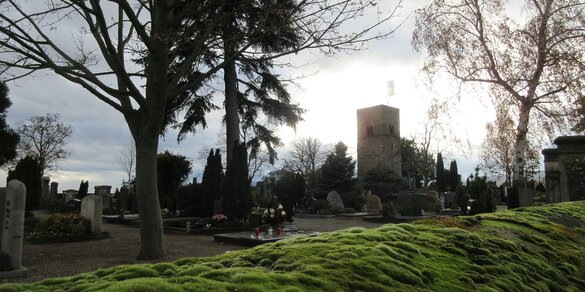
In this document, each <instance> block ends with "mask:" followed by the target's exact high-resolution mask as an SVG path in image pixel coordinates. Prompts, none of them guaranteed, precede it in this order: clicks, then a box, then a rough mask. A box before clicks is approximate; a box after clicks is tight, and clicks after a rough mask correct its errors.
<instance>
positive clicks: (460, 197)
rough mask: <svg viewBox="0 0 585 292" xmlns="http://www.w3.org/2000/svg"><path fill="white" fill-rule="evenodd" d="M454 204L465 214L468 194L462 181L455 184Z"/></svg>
mask: <svg viewBox="0 0 585 292" xmlns="http://www.w3.org/2000/svg"><path fill="white" fill-rule="evenodd" d="M455 204H457V206H458V207H459V209H460V210H461V213H463V214H467V206H469V195H468V194H467V193H466V192H465V187H464V186H463V183H459V184H457V187H456V188H455Z"/></svg>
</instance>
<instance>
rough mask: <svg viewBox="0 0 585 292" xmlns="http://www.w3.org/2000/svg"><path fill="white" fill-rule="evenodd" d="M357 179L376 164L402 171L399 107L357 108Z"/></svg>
mask: <svg viewBox="0 0 585 292" xmlns="http://www.w3.org/2000/svg"><path fill="white" fill-rule="evenodd" d="M357 143H358V145H357V165H358V178H359V179H363V178H364V176H365V175H366V173H368V171H369V170H370V169H372V168H374V167H376V166H378V165H379V166H382V167H387V168H390V169H391V170H392V171H394V173H396V174H397V175H401V174H402V167H401V164H400V110H399V109H397V108H393V107H389V106H385V105H377V106H373V107H367V108H362V109H358V110H357Z"/></svg>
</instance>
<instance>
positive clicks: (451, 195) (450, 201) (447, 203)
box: [443, 192, 456, 209]
mask: <svg viewBox="0 0 585 292" xmlns="http://www.w3.org/2000/svg"><path fill="white" fill-rule="evenodd" d="M444 196H445V197H444V200H443V207H444V208H446V209H447V208H453V207H456V204H455V192H445V193H444Z"/></svg>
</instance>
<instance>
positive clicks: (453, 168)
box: [449, 160, 461, 192]
mask: <svg viewBox="0 0 585 292" xmlns="http://www.w3.org/2000/svg"><path fill="white" fill-rule="evenodd" d="M460 182H461V177H460V176H459V171H458V170H457V161H455V160H452V161H451V164H450V165H449V190H450V191H452V192H454V191H455V190H457V185H458V184H459V183H460Z"/></svg>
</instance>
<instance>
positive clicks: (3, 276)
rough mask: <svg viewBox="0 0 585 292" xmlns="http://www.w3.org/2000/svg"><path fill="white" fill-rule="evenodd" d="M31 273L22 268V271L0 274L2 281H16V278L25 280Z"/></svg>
mask: <svg viewBox="0 0 585 292" xmlns="http://www.w3.org/2000/svg"><path fill="white" fill-rule="evenodd" d="M29 273H30V271H29V270H28V269H27V268H26V267H20V269H17V270H12V271H5V272H0V279H14V278H25V277H28V275H29Z"/></svg>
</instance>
